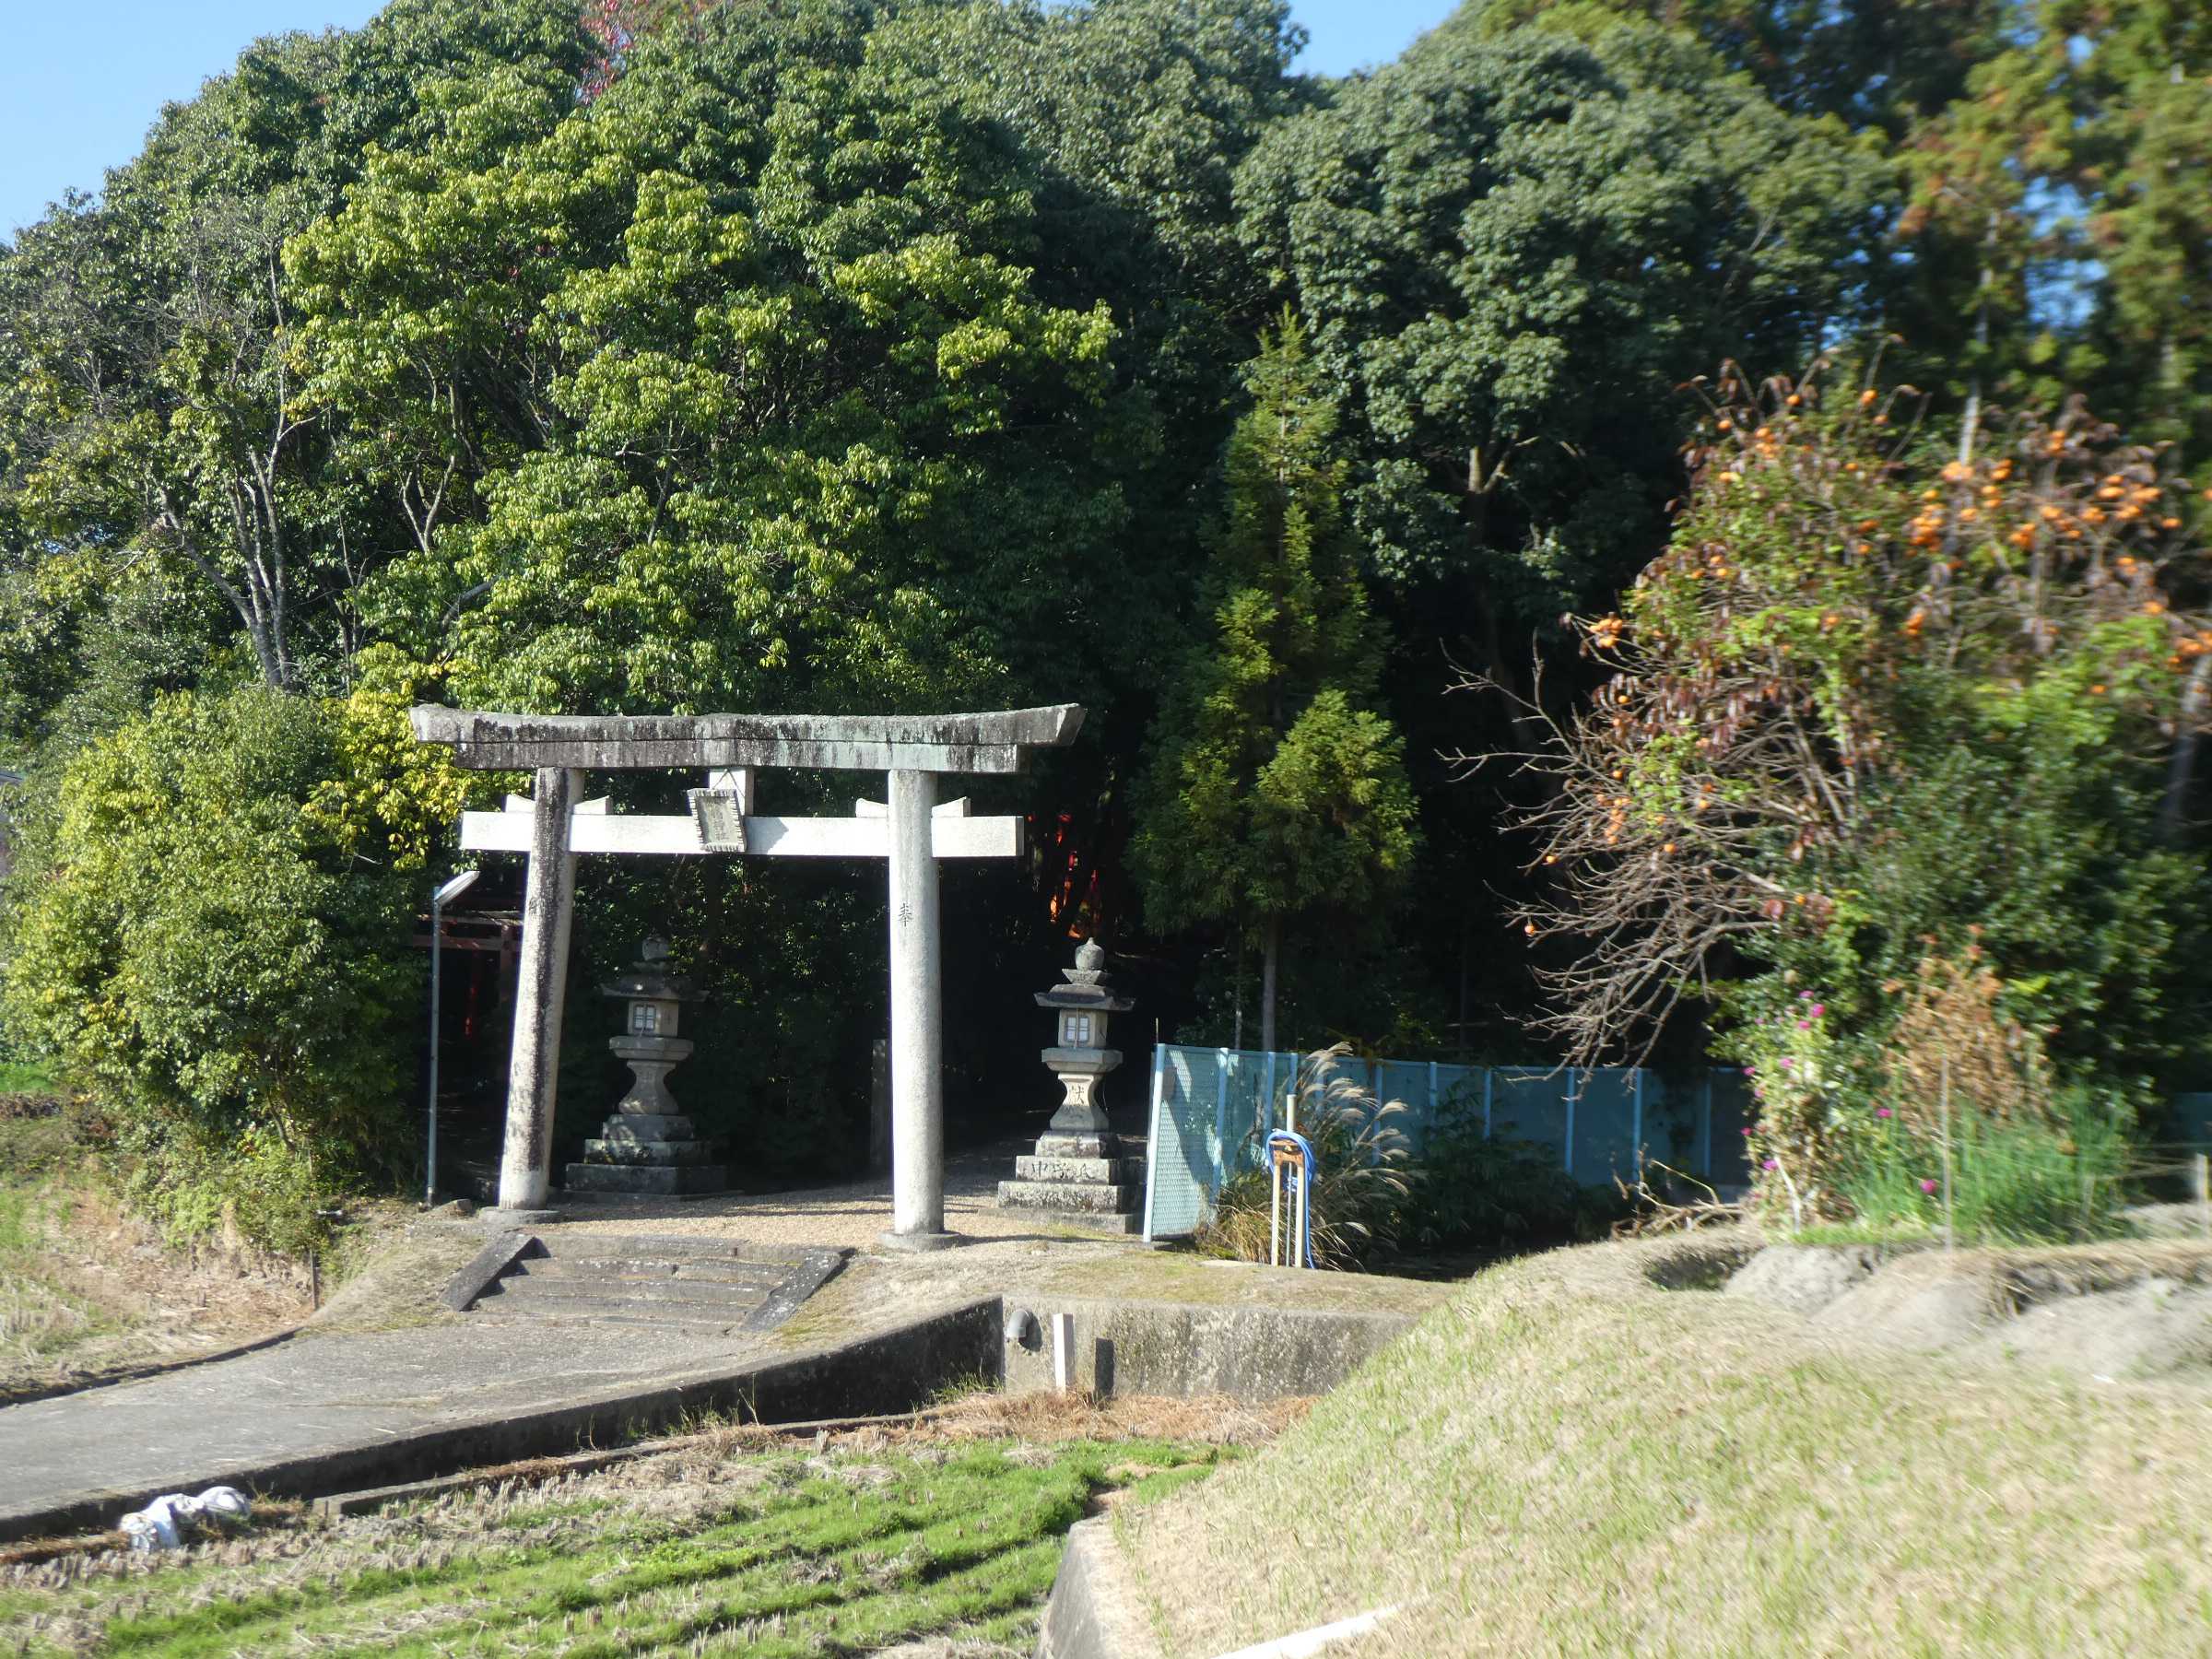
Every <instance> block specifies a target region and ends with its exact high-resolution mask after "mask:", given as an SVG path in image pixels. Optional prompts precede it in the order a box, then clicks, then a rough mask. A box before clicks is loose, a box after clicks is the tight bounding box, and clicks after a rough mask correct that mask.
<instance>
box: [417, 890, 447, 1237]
mask: <svg viewBox="0 0 2212 1659" xmlns="http://www.w3.org/2000/svg"><path fill="white" fill-rule="evenodd" d="M442 890H443V889H442V888H438V887H433V888H431V889H430V1113H429V1116H430V1149H429V1155H428V1156H429V1165H428V1167H427V1168H426V1169H425V1170H424V1171H423V1175H422V1207H423V1208H425V1209H428V1208H429V1207H430V1206H431V1205H433V1204H435V1203H437V1202H438V995H439V991H440V986H439V982H438V959H439V956H440V954H441V953H440V951H439V948H438V947H439V946H441V945H442V944H443V943H444V942H445V907H444V906H442V905H441V904H440V903H439V902H438V895H439V893H440V892H441V891H442Z"/></svg>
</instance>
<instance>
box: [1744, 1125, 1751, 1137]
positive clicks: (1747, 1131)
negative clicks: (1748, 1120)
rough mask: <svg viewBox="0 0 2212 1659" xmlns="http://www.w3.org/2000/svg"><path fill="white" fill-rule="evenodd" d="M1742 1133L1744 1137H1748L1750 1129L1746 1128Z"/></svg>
mask: <svg viewBox="0 0 2212 1659" xmlns="http://www.w3.org/2000/svg"><path fill="white" fill-rule="evenodd" d="M1744 1133H1745V1134H1746V1135H1748V1134H1750V1133H1751V1131H1750V1129H1749V1128H1748V1127H1747V1128H1746V1129H1745V1130H1744Z"/></svg>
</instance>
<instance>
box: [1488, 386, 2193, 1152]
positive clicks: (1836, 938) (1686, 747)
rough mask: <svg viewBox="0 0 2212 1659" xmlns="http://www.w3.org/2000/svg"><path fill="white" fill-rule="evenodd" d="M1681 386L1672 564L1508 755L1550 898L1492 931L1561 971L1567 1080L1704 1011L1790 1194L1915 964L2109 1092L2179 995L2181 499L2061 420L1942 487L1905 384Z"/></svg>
mask: <svg viewBox="0 0 2212 1659" xmlns="http://www.w3.org/2000/svg"><path fill="white" fill-rule="evenodd" d="M1709 392H1710V398H1711V402H1710V411H1709V416H1708V418H1707V419H1706V420H1705V421H1704V423H1703V424H1702V427H1701V429H1700V434H1699V437H1698V439H1697V441H1696V442H1695V444H1694V446H1693V448H1692V449H1691V451H1690V453H1689V461H1690V464H1691V471H1692V482H1691V486H1690V489H1689V492H1688V498H1687V501H1686V505H1685V506H1684V508H1683V510H1682V512H1681V515H1680V517H1679V520H1678V522H1677V527H1676V531H1675V534H1674V536H1673V538H1672V540H1671V542H1670V544H1669V546H1668V547H1667V548H1666V550H1665V553H1663V554H1662V555H1661V556H1660V557H1659V558H1658V559H1655V560H1654V561H1653V563H1652V564H1651V565H1650V566H1649V567H1648V568H1647V569H1646V570H1645V571H1643V572H1642V574H1641V576H1640V577H1639V578H1638V580H1637V582H1635V584H1634V586H1633V587H1632V588H1631V589H1630V591H1629V593H1628V594H1626V595H1625V597H1624V599H1623V602H1622V604H1621V606H1620V608H1619V611H1618V614H1612V615H1606V616H1602V617H1597V618H1583V619H1578V622H1577V626H1578V627H1579V628H1580V629H1581V631H1582V633H1583V640H1584V646H1585V650H1586V652H1587V653H1588V655H1589V656H1590V657H1591V658H1592V659H1593V660H1594V663H1595V664H1596V665H1598V666H1599V667H1600V668H1601V669H1602V671H1603V672H1604V676H1605V677H1604V679H1603V682H1602V684H1601V685H1600V686H1599V687H1598V688H1597V689H1596V691H1595V693H1594V696H1593V697H1592V698H1591V699H1590V700H1589V701H1588V702H1587V703H1586V704H1585V705H1584V706H1583V708H1582V709H1581V710H1580V712H1577V713H1575V714H1574V715H1572V716H1571V718H1565V719H1555V720H1553V721H1552V722H1551V725H1550V729H1551V733H1552V735H1553V738H1554V739H1555V741H1554V742H1553V743H1552V745H1551V746H1550V747H1547V749H1546V750H1545V751H1544V752H1542V753H1540V754H1537V755H1533V756H1529V757H1526V758H1525V764H1527V765H1529V766H1531V767H1534V768H1535V769H1537V770H1538V771H1542V772H1544V773H1546V774H1547V779H1548V782H1549V784H1550V786H1551V787H1550V789H1549V790H1548V792H1547V794H1546V795H1545V798H1544V801H1543V804H1542V805H1541V806H1538V807H1536V808H1535V810H1534V811H1533V812H1532V813H1531V814H1530V816H1529V818H1528V820H1527V821H1526V823H1525V824H1524V829H1526V830H1528V831H1530V832H1531V833H1532V834H1533V836H1534V837H1535V846H1536V851H1535V865H1534V867H1535V869H1536V870H1537V872H1538V873H1539V874H1540V875H1542V876H1544V877H1548V878H1549V879H1548V885H1547V886H1545V887H1543V888H1540V891H1541V892H1542V893H1543V895H1544V896H1543V897H1541V898H1539V899H1538V900H1535V901H1534V902H1532V903H1530V904H1529V905H1527V906H1526V907H1524V910H1523V911H1522V912H1521V913H1520V914H1519V915H1518V916H1517V918H1516V920H1517V922H1518V924H1520V925H1521V926H1522V927H1523V928H1524V931H1525V932H1526V933H1527V934H1528V935H1530V936H1531V937H1532V938H1535V939H1537V940H1556V941H1557V942H1558V943H1557V945H1555V946H1554V947H1551V948H1555V949H1559V951H1560V954H1559V956H1557V957H1556V958H1552V959H1549V962H1548V965H1547V966H1546V967H1545V968H1543V969H1542V970H1541V971H1540V972H1541V976H1542V977H1543V978H1544V979H1545V981H1546V982H1547V988H1548V990H1549V991H1550V993H1551V994H1552V998H1553V1003H1552V1011H1551V1014H1550V1016H1549V1018H1550V1021H1551V1023H1552V1025H1553V1028H1554V1029H1555V1030H1556V1032H1557V1033H1558V1034H1559V1036H1561V1037H1562V1038H1563V1039H1564V1040H1565V1044H1566V1048H1567V1050H1568V1053H1569V1054H1570V1055H1571V1058H1572V1059H1573V1060H1575V1061H1576V1062H1578V1063H1582V1064H1589V1063H1593V1062H1594V1061H1596V1060H1598V1059H1599V1058H1600V1057H1601V1056H1606V1055H1609V1054H1613V1053H1620V1052H1623V1051H1626V1052H1628V1053H1631V1054H1637V1053H1646V1052H1648V1049H1649V1046H1650V1043H1651V1041H1652V1039H1653V1036H1654V1034H1655V1032H1656V1030H1657V1029H1658V1027H1659V1026H1660V1025H1661V1023H1662V1022H1664V1021H1665V1019H1666V1018H1667V1017H1668V1015H1669V1014H1670V1013H1672V1012H1673V1011H1674V1010H1675V1009H1676V1008H1677V1006H1679V1005H1680V1004H1681V1003H1682V1002H1683V1001H1684V999H1686V998H1690V999H1697V1000H1700V1001H1703V1002H1706V1003H1708V1004H1710V1005H1712V1006H1717V1008H1718V1010H1719V1013H1720V1015H1721V1021H1722V1023H1723V1025H1724V1027H1725V1028H1726V1036H1725V1037H1724V1045H1723V1046H1724V1052H1725V1053H1732V1054H1734V1055H1735V1057H1737V1058H1740V1059H1743V1060H1745V1061H1747V1062H1748V1063H1749V1065H1750V1066H1751V1068H1752V1069H1753V1071H1754V1072H1755V1074H1757V1075H1758V1084H1759V1094H1760V1097H1761V1100H1762V1112H1763V1116H1762V1119H1761V1122H1760V1124H1759V1128H1758V1131H1757V1134H1758V1136H1759V1152H1760V1154H1761V1161H1762V1163H1763V1162H1764V1161H1765V1160H1766V1159H1769V1158H1772V1159H1775V1160H1776V1161H1777V1163H1778V1165H1780V1166H1782V1167H1784V1168H1786V1167H1787V1165H1788V1161H1789V1160H1790V1159H1792V1158H1793V1157H1794V1158H1797V1159H1800V1160H1801V1161H1802V1162H1803V1163H1805V1164H1806V1165H1808V1166H1814V1167H1817V1166H1818V1164H1819V1163H1820V1161H1821V1159H1820V1152H1821V1145H1822V1137H1823V1136H1824V1135H1827V1134H1829V1133H1830V1131H1832V1130H1834V1129H1835V1128H1837V1127H1838V1125H1839V1124H1840V1122H1841V1119H1840V1118H1839V1117H1838V1114H1839V1113H1847V1112H1848V1110H1849V1109H1850V1102H1852V1101H1853V1100H1857V1101H1860V1102H1861V1103H1864V1102H1865V1101H1867V1100H1871V1099H1872V1093H1871V1090H1872V1089H1873V1088H1874V1082H1873V1079H1874V1078H1875V1077H1876V1076H1877V1074H1878V1075H1887V1072H1886V1069H1885V1068H1886V1047H1885V1045H1886V1044H1887V1043H1888V1041H1889V1040H1890V1038H1891V1037H1892V1035H1893V1034H1894V1028H1895V1027H1896V1025H1897V1020H1898V1014H1899V1009H1900V1006H1901V1005H1900V1003H1899V1002H1898V1000H1897V993H1898V992H1900V990H1901V989H1903V988H1904V987H1905V986H1906V985H1907V984H1909V983H1910V982H1912V979H1913V977H1914V973H1915V971H1916V965H1917V964H1919V963H1920V962H1922V961H1924V959H1926V958H1927V956H1928V955H1929V953H1930V952H1931V951H1934V952H1938V953H1941V954H1943V955H1946V956H1949V957H1954V958H1957V959H1968V960H1975V961H1983V962H1986V963H1987V965H1988V968H1989V970H1990V971H1993V972H1994V973H1995V974H1996V975H1997V976H1998V978H1999V981H2000V982H2001V983H2002V985H2003V988H2004V994H2003V999H2002V1000H2003V1002H2004V1005H2005V1006H2006V1011H2007V1013H2008V1015H2009V1017H2010V1018H2013V1019H2015V1020H2016V1021H2017V1022H2018V1026H2019V1030H2020V1031H2021V1032H2022V1035H2023V1039H2024V1040H2028V1039H2031V1040H2032V1041H2034V1042H2035V1043H2036V1044H2037V1045H2038V1046H2039V1048H2040V1049H2041V1050H2045V1051H2047V1052H2048V1053H2049V1056H2050V1058H2051V1061H2052V1063H2053V1065H2054V1066H2055V1067H2056V1068H2057V1070H2058V1074H2059V1075H2060V1077H2062V1078H2065V1077H2071V1078H2074V1079H2076V1080H2077V1081H2082V1082H2087V1083H2094V1084H2098V1085H2104V1086H2110V1087H2112V1088H2120V1089H2122V1091H2123V1092H2125V1089H2126V1088H2128V1087H2129V1086H2132V1087H2134V1088H2136V1090H2138V1091H2139V1093H2138V1098H2139V1095H2140V1093H2141V1092H2147V1083H2148V1080H2149V1079H2150V1078H2151V1077H2153V1076H2155V1075H2156V1074H2157V1073H2159V1071H2161V1070H2163V1069H2166V1068H2168V1067H2170V1066H2171V1065H2172V1064H2173V1063H2174V1062H2175V1061H2176V1060H2177V1059H2178V1058H2179V1057H2180V1056H2181V1054H2182V1053H2183V1050H2184V1049H2185V1047H2186V1046H2187V1044H2188V1042H2189V1041H2192V1039H2191V1036H2190V1029H2189V1021H2188V1019H2187V1018H2186V1015H2187V1010H2188V1006H2189V1004H2190V1001H2191V999H2192V997H2193V996H2194V995H2195V994H2197V993H2198V991H2199V988H2200V987H2199V983H2198V980H2199V978H2201V975H2200V971H2199V970H2198V969H2197V968H2196V966H2195V962H2196V961H2197V960H2198V959H2201V956H2200V953H2197V952H2195V951H2194V950H2193V949H2192V948H2191V947H2190V942H2191V940H2192V938H2193V937H2194V936H2195V935H2198V934H2199V933H2201V931H2202V928H2203V925H2204V923H2203V916H2204V911H2205V903H2204V900H2203V899H2202V897H2201V894H2202V891H2203V885H2204V881H2203V878H2204V875H2205V868H2204V859H2203V855H2202V849H2201V845H2199V844H2198V843H2197V842H2196V841H2194V839H2193V838H2192V837H2191V835H2190V834H2189V832H2188V831H2187V830H2186V827H2185V823H2184V821H2183V820H2184V818H2185V814H2184V813H2183V810H2182V806H2183V802H2184V798H2185V794H2186V789H2187V782H2188V779H2187V772H2188V765H2187V753H2188V743H2189V738H2190V735H2191V734H2192V733H2193V732H2194V730H2195V729H2196V728H2197V727H2199V726H2200V725H2201V724H2202V723H2203V721H2204V707H2203V698H2202V688H2203V685H2204V675H2203V672H2202V665H2204V664H2205V663H2206V661H2207V660H2212V657H2208V653H2212V623H2208V622H2207V620H2206V618H2204V617H2203V616H2201V615H2198V614H2196V613H2195V612H2194V611H2193V610H2192V609H2190V608H2189V606H2187V605H2186V604H2184V603H2183V600H2184V599H2185V598H2186V597H2187V596H2188V595H2190V594H2194V592H2196V591H2197V590H2198V586H2199V584H2200V583H2201V582H2202V579H2203V575H2204V571H2205V569H2206V561H2205V558H2204V554H2203V551H2202V549H2201V548H2200V547H2199V546H2198V545H2197V544H2196V543H2195V541H2194V539H2193V538H2192V537H2191V535H2189V533H2188V532H2189V525H2190V521H2191V518H2192V512H2191V507H2190V501H2189V500H2188V496H2189V486H2188V483H2187V481H2186V480H2185V479H2183V478H2182V477H2178V476H2175V475H2174V473H2173V472H2172V471H2171V468H2170V466H2169V465H2167V463H2166V460H2165V457H2164V455H2163V454H2162V453H2161V452H2159V451H2158V450H2155V449H2148V448H2142V447H2131V446H2126V445H2124V444H2122V443H2120V442H2119V441H2117V438H2116V436H2115V434H2114V432H2113V431H2112V429H2111V428H2109V427H2106V426H2102V425H2100V424H2099V423H2098V422H2097V421H2095V420H2094V419H2092V418H2090V417H2089V416H2088V413H2087V412H2086V411H2084V410H2083V409H2082V408H2081V407H2080V406H2078V405H2075V406H2069V407H2068V408H2067V409H2066V410H2065V412H2064V413H2063V414H2062V415H2061V416H2060V417H2059V418H2056V419H2055V420H2053V421H2049V422H2042V421H2036V420H2023V421H2020V422H2018V424H2017V425H2015V426H2014V427H2013V428H2011V429H2009V430H2008V431H2005V430H1992V429H1985V434H1984V435H1985V439H1988V440H1990V441H1986V442H1985V443H1984V445H1983V448H1982V450H1981V452H1980V453H1979V454H1978V455H1977V456H1975V457H1974V458H1973V459H1971V460H1968V461H1961V460H1959V459H1957V458H1956V450H1955V448H1954V447H1951V446H1949V445H1947V444H1946V443H1944V442H1939V441H1936V440H1935V438H1933V437H1932V436H1926V435H1924V434H1922V433H1920V432H1919V431H1917V430H1916V429H1914V423H1913V421H1912V419H1911V418H1910V416H1911V414H1912V409H1913V407H1914V400H1913V399H1912V396H1911V395H1910V394H1907V393H1906V392H1903V391H1892V392H1885V391H1883V390H1881V389H1880V388H1878V387H1877V386H1875V385H1872V384H1868V385H1865V386H1863V387H1850V388H1844V389H1841V390H1837V389H1834V388H1832V387H1831V386H1830V384H1829V383H1828V379H1827V371H1825V370H1821V371H1816V372H1815V373H1813V374H1811V375H1808V376H1807V377H1806V379H1805V380H1803V381H1802V382H1791V381H1787V380H1779V379H1778V380H1773V381H1769V382H1765V383H1764V384H1762V385H1759V386H1756V387H1755V386H1753V385H1751V384H1750V383H1749V382H1747V381H1746V380H1745V379H1744V378H1743V377H1742V376H1741V375H1740V374H1738V373H1736V372H1735V371H1727V372H1725V373H1724V374H1723V375H1722V377H1721V378H1720V379H1719V381H1718V382H1717V383H1716V384H1715V385H1713V386H1712V387H1711V388H1710V389H1709ZM2177 762H2178V763H2177ZM1806 1003H1812V1004H1816V1005H1817V1006H1818V1007H1819V1008H1820V1010H1821V1012H1820V1016H1819V1018H1820V1020H1821V1024H1820V1025H1819V1027H1818V1031H1819V1032H1820V1034H1821V1036H1822V1041H1821V1043H1820V1044H1819V1045H1818V1046H1819V1047H1820V1048H1821V1050H1822V1052H1821V1053H1820V1054H1819V1055H1817V1056H1816V1055H1813V1054H1811V1053H1809V1052H1807V1053H1798V1052H1796V1051H1797V1050H1799V1049H1802V1048H1804V1046H1805V1043H1806V1041H1808V1039H1807V1038H1806V1037H1805V1036H1804V1035H1803V1034H1802V1032H1803V1031H1805V1030H1813V1029H1814V1028H1812V1027H1810V1026H1807V1027H1804V1028H1801V1027H1800V1025H1799V1023H1798V1022H1799V1021H1801V1020H1806V1019H1807V1018H1808V1017H1809V1015H1810V1010H1809V1008H1807V1007H1806V1006H1804V1005H1805V1004H1806ZM1869 1110H1871V1108H1869Z"/></svg>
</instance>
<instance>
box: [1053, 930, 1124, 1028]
mask: <svg viewBox="0 0 2212 1659" xmlns="http://www.w3.org/2000/svg"><path fill="white" fill-rule="evenodd" d="M1060 977H1061V979H1062V980H1063V981H1065V983H1062V984H1058V985H1054V986H1053V988H1052V989H1051V990H1049V991H1040V992H1038V993H1037V1006H1039V1007H1041V1008H1086V1009H1089V1010H1090V1011H1092V1012H1094V1013H1100V1014H1125V1013H1127V1012H1128V1011H1129V1010H1130V1009H1131V1008H1134V1007H1135V1006H1136V1004H1135V1001H1133V1000H1132V999H1131V998H1129V997H1126V996H1121V995H1117V994H1115V992H1114V989H1113V976H1112V974H1110V973H1108V972H1107V971H1106V952H1105V951H1104V950H1102V949H1101V948H1100V946H1099V942H1098V941H1097V940H1096V939H1086V940H1084V941H1083V943H1082V945H1081V946H1080V947H1077V951H1076V965H1075V966H1074V967H1073V968H1063V969H1061V970H1060Z"/></svg>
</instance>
